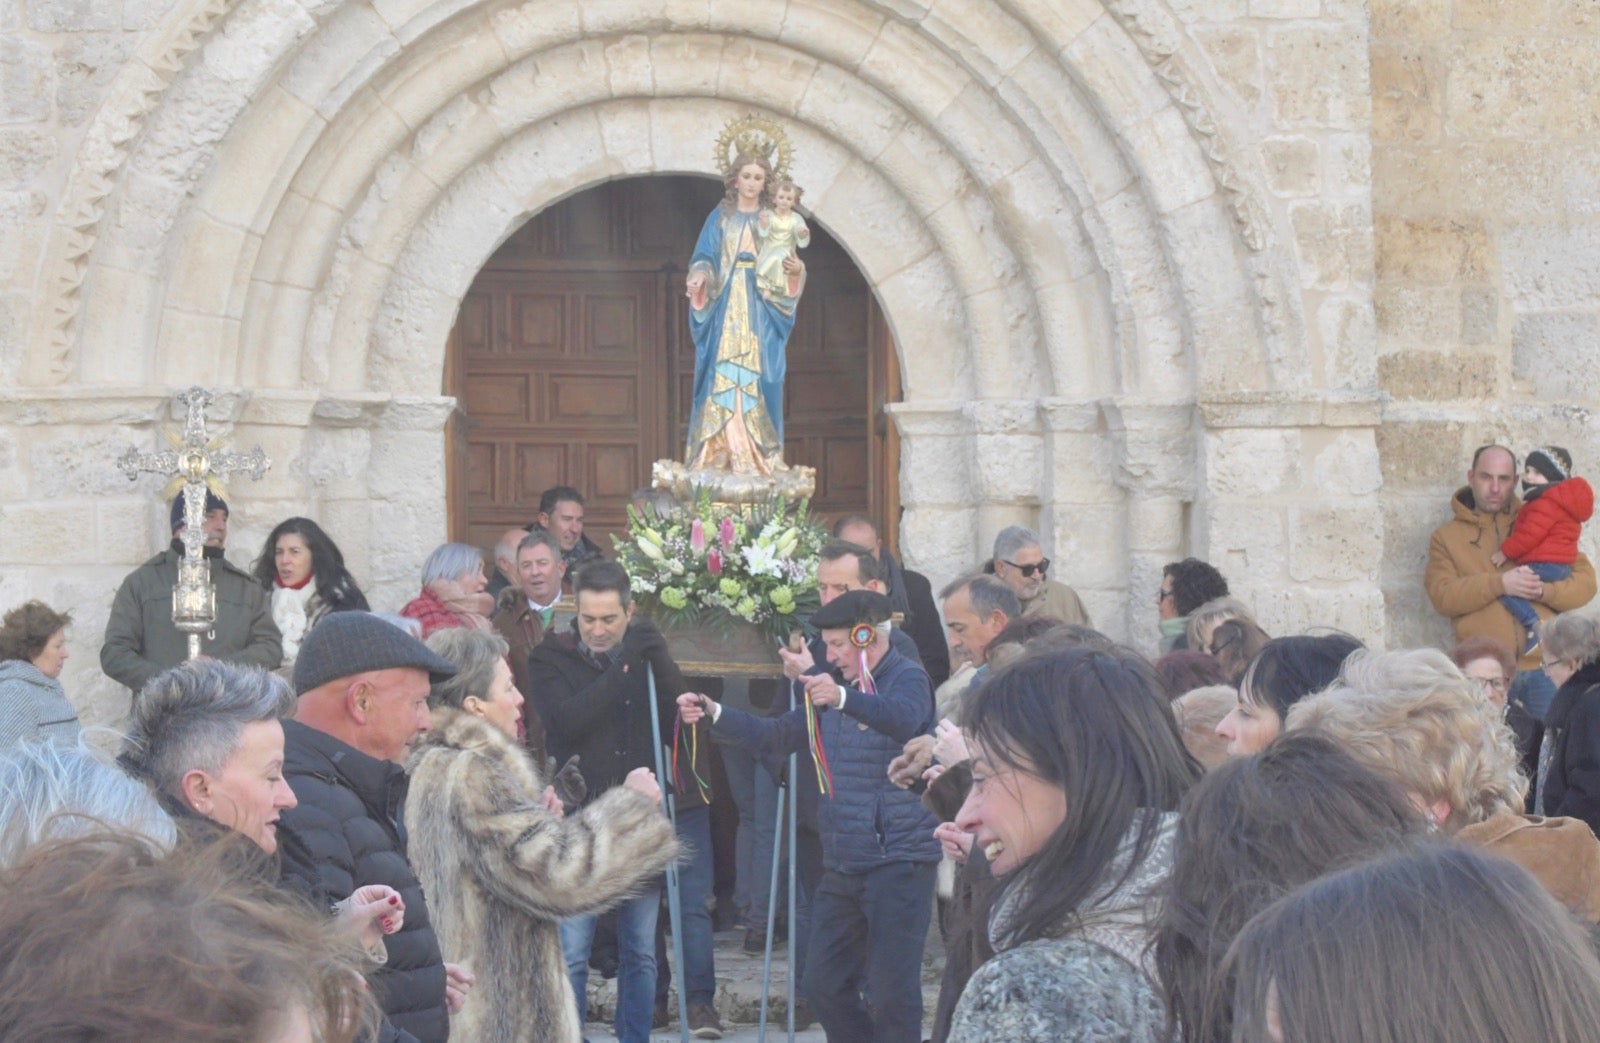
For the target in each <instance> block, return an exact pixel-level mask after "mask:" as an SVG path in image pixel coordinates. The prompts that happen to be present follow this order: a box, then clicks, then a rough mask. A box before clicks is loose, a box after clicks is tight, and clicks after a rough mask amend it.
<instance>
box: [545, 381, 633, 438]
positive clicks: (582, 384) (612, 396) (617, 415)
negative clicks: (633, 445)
mask: <svg viewBox="0 0 1600 1043" xmlns="http://www.w3.org/2000/svg"><path fill="white" fill-rule="evenodd" d="M639 384H640V379H639V378H638V377H637V376H635V375H634V374H632V373H622V374H617V375H607V374H598V373H586V374H578V373H558V374H551V376H550V380H549V385H548V386H549V392H548V396H547V398H546V403H547V406H546V409H545V415H546V416H548V417H549V419H550V422H551V423H552V424H558V425H562V426H566V425H571V424H585V425H586V424H590V423H593V422H599V421H605V422H607V423H606V425H605V427H606V428H614V427H615V426H619V425H620V426H623V427H636V426H637V424H638V418H639V415H640V397H641V396H640V394H639ZM603 429H605V428H602V430H603Z"/></svg>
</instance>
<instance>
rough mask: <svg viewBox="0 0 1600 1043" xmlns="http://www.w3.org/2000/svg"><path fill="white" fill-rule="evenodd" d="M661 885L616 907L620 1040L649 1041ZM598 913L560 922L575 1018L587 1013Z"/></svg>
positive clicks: (621, 1042) (630, 1042) (583, 1018)
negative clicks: (590, 960)
mask: <svg viewBox="0 0 1600 1043" xmlns="http://www.w3.org/2000/svg"><path fill="white" fill-rule="evenodd" d="M660 907H661V888H660V887H658V886H655V885H654V884H652V885H650V886H648V887H647V888H646V889H645V892H644V893H643V894H641V895H638V896H637V897H635V898H630V899H628V900H627V901H626V902H623V903H622V904H621V905H619V906H618V907H617V910H616V912H617V958H618V960H619V961H620V966H619V967H618V969H617V1020H616V1026H615V1027H616V1032H617V1039H618V1041H619V1043H649V1040H650V1015H651V1013H652V1010H651V1008H652V1006H653V1004H654V1000H655V984H656V911H657V910H658V909H659V908H660ZM597 919H598V917H597V916H594V915H592V914H591V915H589V916H574V917H573V918H571V919H570V920H563V921H562V923H561V951H562V954H563V955H564V956H565V957H566V960H567V976H568V977H569V978H571V979H572V991H573V992H575V993H576V994H577V997H578V1020H579V1021H580V1022H581V1021H586V1020H587V1019H588V1014H589V993H588V991H587V990H588V987H589V949H590V947H591V946H592V945H593V944H594V925H595V921H596V920H597Z"/></svg>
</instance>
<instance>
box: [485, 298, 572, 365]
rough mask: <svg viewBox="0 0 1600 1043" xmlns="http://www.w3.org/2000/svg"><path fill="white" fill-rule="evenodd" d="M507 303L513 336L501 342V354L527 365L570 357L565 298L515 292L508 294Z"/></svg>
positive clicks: (509, 323) (566, 301)
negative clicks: (528, 362) (513, 357)
mask: <svg viewBox="0 0 1600 1043" xmlns="http://www.w3.org/2000/svg"><path fill="white" fill-rule="evenodd" d="M504 299H505V302H506V310H507V318H508V326H509V329H510V331H511V335H510V336H507V337H504V338H502V339H501V344H502V345H503V347H502V348H501V349H500V351H501V352H503V353H504V354H507V355H512V356H515V357H517V358H518V359H521V360H524V361H533V360H537V359H548V358H561V357H562V356H564V355H565V354H566V353H567V307H568V304H569V301H568V298H567V295H566V294H561V293H528V292H525V291H514V290H513V291H506V292H505V297H504ZM490 350H491V352H494V349H493V348H491V349H490Z"/></svg>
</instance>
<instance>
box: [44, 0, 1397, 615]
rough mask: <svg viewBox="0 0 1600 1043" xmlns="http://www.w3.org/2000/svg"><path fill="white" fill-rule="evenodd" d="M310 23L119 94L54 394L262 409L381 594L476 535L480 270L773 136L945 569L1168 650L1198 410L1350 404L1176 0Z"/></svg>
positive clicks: (921, 560) (53, 294)
mask: <svg viewBox="0 0 1600 1043" xmlns="http://www.w3.org/2000/svg"><path fill="white" fill-rule="evenodd" d="M285 11H286V5H284V4H282V3H281V2H272V0H239V2H237V3H228V2H226V0H191V2H188V3H180V4H178V5H176V6H175V7H174V10H173V13H172V15H171V17H170V19H169V22H168V24H167V28H166V30H165V31H164V32H162V33H159V34H153V35H152V36H151V37H150V38H149V39H148V41H147V46H146V48H145V51H144V52H143V53H142V54H141V56H140V58H139V60H138V61H136V62H133V63H130V65H129V66H128V67H127V69H126V70H125V72H124V74H123V75H122V76H121V77H120V79H119V80H118V82H117V83H116V84H114V85H113V88H112V91H111V96H110V101H109V102H108V103H107V104H106V106H105V107H104V108H103V109H102V110H101V111H100V113H99V114H98V116H97V117H96V119H95V121H94V122H93V123H92V124H91V126H90V128H89V130H88V137H87V141H86V144H85V146H84V147H83V148H82V149H81V150H80V152H79V153H78V155H77V158H76V165H75V167H74V170H73V173H72V175H71V178H70V180H69V183H68V186H67V192H66V196H65V198H64V200H63V202H62V205H61V207H60V209H59V211H58V213H57V218H56V223H55V227H54V230H53V238H52V241H51V244H50V266H49V269H48V271H47V285H46V286H45V294H44V298H45V300H46V302H47V306H45V307H41V308H39V309H38V310H37V312H36V316H37V321H36V324H35V329H34V335H33V337H32V340H31V343H30V353H29V358H28V365H27V374H28V378H29V380H30V382H31V383H32V384H33V385H35V386H40V387H46V386H50V385H53V384H54V385H68V386H72V387H101V388H126V387H129V386H132V387H138V388H160V387H163V386H166V385H171V384H177V383H190V382H193V381H195V380H204V381H208V382H214V383H221V384H233V385H237V386H239V387H242V388H245V389H249V391H250V394H249V395H248V396H246V397H245V399H244V400H243V402H244V404H242V405H241V406H240V409H239V411H238V413H237V414H236V416H235V417H234V419H236V420H237V421H238V422H240V423H242V424H246V425H256V426H259V427H261V428H262V429H263V430H264V431H265V432H266V433H265V435H264V437H266V438H267V439H268V440H269V441H271V440H274V439H276V440H278V442H279V444H281V446H282V447H283V452H284V456H285V458H286V459H289V460H293V461H297V463H296V464H295V466H294V467H292V468H290V469H288V470H287V472H286V474H285V478H284V481H285V483H286V484H285V485H283V486H282V487H281V488H280V490H279V492H278V493H277V494H276V495H277V496H278V497H279V498H281V499H282V500H284V501H292V500H297V501H299V502H302V503H303V502H306V501H311V502H312V503H314V504H316V505H317V506H318V507H319V509H321V510H323V511H324V512H326V513H331V514H334V515H336V516H338V517H340V518H341V519H343V520H344V521H345V523H346V524H348V525H349V526H351V527H352V528H358V529H360V530H361V531H362V533H363V535H362V538H361V541H360V542H361V543H362V544H363V546H362V547H361V549H360V553H359V555H358V556H357V560H358V561H362V562H364V563H365V565H366V566H367V568H368V569H369V571H370V574H371V575H372V576H373V578H374V580H375V582H376V585H377V586H378V588H379V589H380V590H382V591H390V590H394V591H398V590H401V589H403V588H404V587H406V586H408V585H409V584H411V583H412V582H414V580H413V576H412V573H413V571H414V561H415V560H416V559H418V557H419V552H422V553H425V551H426V549H427V547H428V546H430V545H431V544H432V542H434V541H436V540H437V539H438V538H439V537H440V535H441V534H442V533H443V530H444V524H443V509H442V505H441V506H435V504H434V501H435V500H438V499H441V498H442V493H443V461H442V455H441V451H440V448H439V442H440V439H439V434H438V432H439V427H440V426H441V425H442V423H443V417H444V416H445V414H446V413H447V411H448V408H449V403H448V402H447V401H440V400H439V398H438V390H439V387H440V376H441V367H442V361H443V355H444V342H445V337H446V335H447V333H448V331H449V329H450V327H451V324H452V323H453V321H454V318H455V314H456V308H457V306H458V304H459V302H460V300H461V297H462V295H463V294H464V293H465V291H466V289H467V287H468V285H469V284H470V281H471V279H472V277H473V275H474V273H476V272H477V271H478V270H479V268H480V267H481V266H482V264H483V262H484V261H485V259H486V258H487V257H488V256H489V255H490V254H491V253H492V252H493V251H494V249H495V248H496V247H497V246H498V245H499V244H500V243H501V242H502V241H503V240H504V239H505V237H506V236H508V235H509V234H510V233H511V231H512V230H513V229H515V228H516V227H518V226H519V225H521V224H522V223H523V222H524V221H526V220H527V218H528V217H529V216H530V215H532V214H534V213H536V212H537V211H539V210H540V209H542V208H543V207H545V206H547V205H548V204H550V203H551V202H552V201H555V200H558V199H560V198H562V197H564V196H565V195H567V194H570V193H572V192H574V191H577V190H579V189H581V188H583V187H585V186H588V185H592V184H595V183H598V182H600V181H604V180H608V179H612V178H616V177H621V176H630V175H640V174H650V173H682V172H702V171H703V170H704V169H705V167H706V166H707V165H708V162H709V148H708V144H709V141H710V140H711V137H712V135H713V133H714V131H715V128H717V127H718V126H720V125H721V123H722V122H723V121H724V120H726V119H728V118H730V117H732V116H735V115H740V114H743V113H744V112H747V111H752V110H753V111H757V112H761V113H763V114H766V115H770V116H773V117H774V118H776V119H778V120H780V121H783V122H784V123H785V125H787V126H788V127H790V128H791V133H792V134H793V136H794V138H795V140H796V143H797V148H798V152H799V155H800V157H801V159H800V169H801V171H802V172H803V173H802V176H803V178H804V179H805V181H806V182H807V197H806V199H807V203H808V205H809V206H810V208H811V209H812V210H814V211H815V212H816V214H817V215H818V216H819V218H820V219H822V220H823V221H825V222H826V224H827V225H828V226H829V227H830V228H832V229H835V230H837V232H838V235H839V238H840V240H841V241H842V242H843V243H844V245H845V247H846V249H847V250H848V251H849V252H850V253H851V255H852V256H853V257H854V258H855V259H856V261H857V263H858V264H859V266H860V267H861V269H862V271H863V272H864V273H865V274H866V275H867V277H868V279H869V280H870V281H871V282H872V284H873V286H874V288H875V290H876V292H877V294H878V296H879V299H880V301H881V302H882V304H883V307H884V310H885V313H886V315H887V316H888V319H889V322H890V324H891V325H892V327H893V329H894V333H895V339H896V341H897V343H898V344H899V345H900V346H901V359H900V362H901V373H902V375H903V382H904V402H903V403H902V404H901V405H900V406H898V407H896V410H895V416H896V419H897V422H898V424H899V425H900V428H901V433H902V436H903V443H902V445H903V449H902V454H903V455H902V476H901V484H902V500H903V502H904V504H905V505H906V508H907V511H906V515H905V518H904V520H903V531H902V543H903V545H904V546H905V547H906V551H907V555H908V557H909V558H911V559H912V560H913V561H914V562H915V563H917V564H919V565H920V566H921V567H923V568H924V569H925V570H926V571H929V572H931V573H933V574H934V575H936V576H939V577H948V576H950V575H952V574H954V573H956V572H959V571H962V570H964V569H965V568H966V567H968V566H969V565H970V564H971V562H973V561H974V560H976V559H977V558H978V557H979V556H980V554H981V548H982V547H983V546H984V545H985V543H986V541H987V540H988V539H989V538H990V537H991V536H992V534H993V532H994V531H995V529H997V528H998V527H999V526H1001V525H1003V524H1006V523H1009V522H1011V521H1017V520H1022V521H1028V522H1030V523H1033V524H1038V525H1041V526H1042V527H1044V528H1045V529H1047V530H1048V532H1049V534H1050V537H1051V538H1052V540H1053V542H1054V543H1055V544H1056V545H1057V546H1056V549H1055V553H1056V555H1057V557H1058V558H1060V559H1063V560H1068V561H1071V562H1073V565H1072V566H1071V567H1070V569H1069V574H1068V578H1069V579H1070V580H1072V581H1073V582H1074V583H1075V584H1077V585H1079V586H1081V587H1083V588H1085V593H1086V594H1087V595H1088V599H1089V601H1090V603H1091V606H1092V607H1094V608H1095V609H1096V614H1097V616H1098V618H1100V619H1101V620H1102V621H1103V622H1104V623H1106V625H1107V627H1108V629H1111V630H1112V631H1114V632H1124V631H1127V630H1129V629H1130V628H1133V629H1137V628H1138V627H1141V626H1143V625H1144V624H1143V623H1140V622H1139V621H1138V617H1139V616H1140V615H1141V614H1142V611H1143V610H1142V608H1140V609H1135V608H1133V607H1130V604H1131V603H1130V602H1129V601H1128V599H1127V598H1126V594H1127V592H1128V591H1129V590H1130V589H1136V588H1142V587H1143V586H1144V585H1146V584H1147V582H1148V580H1149V578H1150V576H1151V575H1152V573H1153V570H1155V569H1157V568H1158V567H1159V563H1160V561H1162V560H1164V559H1166V558H1168V557H1170V556H1172V555H1176V554H1179V553H1182V552H1183V551H1184V550H1185V549H1186V548H1188V547H1190V546H1191V545H1193V544H1195V543H1201V544H1203V543H1204V542H1205V541H1206V539H1207V536H1208V533H1210V532H1211V531H1212V530H1211V529H1210V528H1209V519H1210V518H1212V517H1213V515H1214V514H1215V512H1213V511H1211V509H1210V507H1209V502H1210V499H1209V498H1210V497H1211V495H1212V494H1211V493H1209V492H1208V491H1207V489H1206V485H1205V481H1204V476H1205V474H1206V472H1207V468H1208V466H1211V465H1212V463H1213V460H1212V458H1213V455H1214V454H1216V453H1218V452H1220V450H1219V449H1218V443H1217V442H1216V440H1215V439H1214V438H1212V437H1211V435H1210V434H1208V428H1209V426H1210V424H1211V420H1210V419H1208V418H1209V417H1212V416H1220V415H1223V414H1217V413H1210V414H1208V413H1207V412H1206V411H1205V410H1204V409H1200V410H1197V408H1196V405H1197V403H1201V402H1205V401H1220V402H1222V403H1223V407H1221V408H1223V411H1224V413H1225V414H1226V416H1227V417H1229V418H1232V419H1230V420H1229V421H1228V422H1229V423H1232V422H1234V421H1235V420H1237V421H1238V422H1241V423H1245V422H1247V421H1248V415H1249V408H1250V403H1252V402H1256V401H1258V400H1262V398H1261V397H1262V396H1269V397H1270V396H1278V397H1279V398H1284V399H1285V400H1288V399H1293V400H1294V401H1300V400H1301V398H1302V397H1303V396H1305V395H1307V394H1311V393H1314V392H1315V390H1316V389H1317V388H1319V387H1322V386H1324V385H1325V384H1326V379H1325V377H1324V376H1323V375H1322V373H1321V372H1320V371H1319V369H1318V363H1317V361H1316V360H1317V358H1318V349H1319V342H1320V340H1321V338H1322V337H1323V333H1322V332H1321V331H1320V330H1319V329H1317V328H1313V327H1311V326H1310V325H1309V324H1308V323H1307V321H1306V318H1305V314H1306V311H1307V309H1306V298H1305V296H1304V294H1303V292H1302V290H1301V289H1300V287H1299V285H1298V279H1297V276H1296V272H1297V270H1298V264H1297V262H1296V260H1295V258H1294V255H1293V249H1292V247H1291V245H1290V243H1289V237H1288V236H1287V235H1285V234H1284V232H1283V231H1282V229H1283V227H1284V225H1285V222H1284V218H1283V215H1282V213H1280V212H1279V211H1277V210H1274V209H1273V208H1272V207H1271V206H1270V205H1269V201H1268V200H1267V199H1266V198H1265V197H1264V196H1263V194H1262V191H1261V189H1260V187H1259V186H1260V183H1261V178H1260V175H1259V173H1258V167H1259V166H1260V160H1259V157H1258V153H1257V151H1256V150H1255V148H1254V147H1253V146H1252V145H1250V144H1248V137H1249V135H1248V133H1247V132H1246V131H1243V130H1239V129H1236V128H1237V126H1238V124H1237V121H1236V120H1235V118H1234V117H1235V116H1236V110H1235V106H1234V104H1233V102H1232V101H1231V100H1230V97H1229V95H1227V93H1226V92H1225V91H1223V90H1221V89H1220V88H1219V86H1218V82H1217V78H1216V76H1215V75H1214V74H1213V72H1212V71H1211V67H1210V65H1209V63H1208V61H1207V60H1206V59H1205V58H1204V56H1203V55H1202V53H1201V50H1200V48H1199V47H1198V46H1197V45H1196V43H1195V42H1194V40H1193V39H1192V38H1191V36H1190V34H1189V32H1188V29H1187V27H1186V25H1185V23H1184V21H1183V20H1182V18H1180V17H1179V16H1178V15H1177V14H1175V13H1174V10H1173V9H1172V8H1170V7H1168V6H1167V5H1166V4H1165V3H1163V2H1162V0H1114V2H1111V3H1107V4H1102V3H1100V2H1098V0H1066V2H1062V0H1007V2H1002V3H995V4H963V3H954V2H943V3H936V4H932V5H930V6H928V7H926V8H917V9H915V10H910V9H906V8H905V7H904V5H887V4H880V3H874V2H869V0H791V2H790V3H788V4H786V5H779V4H746V5H705V4H700V5H696V4H676V3H669V4H666V5H663V4H662V3H660V2H659V0H615V2H611V3H603V4H597V3H594V2H592V0H583V2H579V0H539V2H536V3H530V2H517V0H409V2H402V3H388V2H379V0H365V2H363V0H323V2H320V3H311V2H306V3H304V4H303V5H302V6H298V7H296V6H293V5H288V13H285ZM1236 139H1244V140H1245V141H1246V142H1247V143H1246V144H1244V145H1241V144H1239V143H1238V141H1237V140H1236ZM1368 307H1369V308H1370V302H1368ZM1369 347H1370V345H1369ZM1228 403H1236V404H1237V403H1243V405H1240V406H1239V408H1236V409H1235V408H1233V407H1232V406H1230V405H1228ZM1229 410H1231V412H1230V411H1229ZM1318 415H1319V416H1320V415H1322V414H1318ZM1240 418H1244V419H1240ZM1315 422H1320V421H1315ZM1353 423H1355V424H1356V425H1357V426H1358V427H1359V425H1360V419H1359V417H1358V418H1357V419H1356V420H1355V421H1353ZM352 457H353V458H354V459H356V460H357V461H361V463H358V464H357V465H354V466H352V467H349V468H346V467H345V465H343V464H334V463H330V462H329V461H333V460H336V459H337V460H343V459H347V458H352ZM1219 460H1220V458H1219ZM1195 505H1199V506H1198V507H1196V506H1195ZM1196 514H1198V515H1199V517H1196V516H1195V515H1196ZM377 532H381V533H382V534H383V539H382V540H377V539H373V538H372V536H371V534H372V533H377Z"/></svg>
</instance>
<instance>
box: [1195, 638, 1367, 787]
mask: <svg viewBox="0 0 1600 1043" xmlns="http://www.w3.org/2000/svg"><path fill="white" fill-rule="evenodd" d="M1360 647H1361V642H1360V641H1357V640H1356V639H1355V638H1353V637H1351V636H1350V635H1349V634H1298V635H1296V636H1294V637H1279V638H1274V639H1272V640H1271V641H1268V642H1267V644H1266V646H1265V647H1264V648H1262V649H1261V652H1260V654H1258V655H1257V656H1256V657H1255V658H1254V659H1252V660H1251V661H1250V665H1249V666H1247V667H1245V671H1244V676H1242V677H1240V678H1239V702H1238V704H1237V705H1235V706H1234V708H1233V711H1232V712H1231V713H1229V714H1228V716H1226V717H1224V718H1223V719H1222V723H1221V724H1219V725H1217V734H1218V735H1220V736H1222V737H1223V738H1224V739H1227V740H1228V756H1230V757H1243V756H1246V755H1248V754H1252V753H1259V752H1261V750H1262V749H1263V748H1264V747H1265V746H1266V745H1267V743H1269V742H1271V741H1272V740H1273V739H1276V738H1277V737H1278V736H1279V735H1280V734H1282V732H1283V719H1284V718H1285V717H1286V716H1288V713H1289V707H1291V706H1293V705H1294V704H1295V703H1297V702H1299V701H1300V700H1301V699H1304V698H1305V697H1306V696H1308V695H1310V694H1311V693H1312V692H1319V691H1321V690H1322V689H1324V688H1326V687H1328V685H1330V684H1332V683H1333V682H1334V680H1335V679H1337V678H1338V676H1339V668H1340V667H1341V666H1343V665H1344V661H1345V657H1346V656H1348V655H1349V654H1350V653H1351V652H1354V651H1355V650H1356V649H1358V648H1360Z"/></svg>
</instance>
